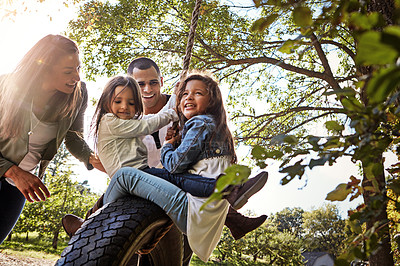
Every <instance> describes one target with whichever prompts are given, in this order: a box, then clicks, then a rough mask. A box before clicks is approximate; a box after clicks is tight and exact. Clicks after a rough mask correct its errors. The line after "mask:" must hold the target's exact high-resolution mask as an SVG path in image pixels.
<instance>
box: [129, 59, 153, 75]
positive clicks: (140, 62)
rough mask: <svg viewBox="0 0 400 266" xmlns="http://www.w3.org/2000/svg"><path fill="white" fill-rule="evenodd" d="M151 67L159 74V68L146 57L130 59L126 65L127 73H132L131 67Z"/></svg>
mask: <svg viewBox="0 0 400 266" xmlns="http://www.w3.org/2000/svg"><path fill="white" fill-rule="evenodd" d="M151 67H154V68H155V70H156V71H157V74H158V75H160V76H161V72H160V68H159V67H158V66H157V64H156V62H154V61H153V60H151V59H150V58H147V57H139V58H136V59H134V60H132V62H131V63H130V64H129V66H128V75H132V73H133V69H135V68H138V69H140V70H145V69H149V68H151Z"/></svg>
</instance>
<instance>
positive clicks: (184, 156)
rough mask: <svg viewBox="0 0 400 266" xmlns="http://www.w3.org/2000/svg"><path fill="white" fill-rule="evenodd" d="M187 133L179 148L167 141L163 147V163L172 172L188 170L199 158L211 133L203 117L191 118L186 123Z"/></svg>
mask: <svg viewBox="0 0 400 266" xmlns="http://www.w3.org/2000/svg"><path fill="white" fill-rule="evenodd" d="M185 129H186V133H185V136H184V137H183V138H182V140H181V144H180V145H179V147H178V148H176V149H175V148H174V146H173V144H172V143H171V141H167V142H166V143H165V144H164V146H163V147H162V149H161V164H162V165H163V166H164V168H165V169H167V171H168V172H170V173H183V172H187V171H188V169H189V168H190V166H191V165H193V164H195V163H197V162H198V160H199V156H200V154H201V152H202V150H203V148H204V144H205V141H206V139H208V136H209V134H210V132H209V129H208V127H207V125H206V123H205V122H204V121H203V120H201V119H191V120H189V121H188V122H186V124H185Z"/></svg>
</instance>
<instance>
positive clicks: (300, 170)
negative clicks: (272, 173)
mask: <svg viewBox="0 0 400 266" xmlns="http://www.w3.org/2000/svg"><path fill="white" fill-rule="evenodd" d="M302 161H303V160H300V161H298V162H296V163H295V164H294V165H290V166H287V167H284V168H282V169H281V170H279V172H280V173H287V174H288V176H290V178H287V177H285V178H283V179H282V180H281V184H282V185H285V184H287V183H288V182H289V181H291V180H292V179H293V178H295V177H296V176H299V177H300V178H301V177H302V176H303V174H304V168H305V165H302V164H301V162H302Z"/></svg>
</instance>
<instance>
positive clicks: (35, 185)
mask: <svg viewBox="0 0 400 266" xmlns="http://www.w3.org/2000/svg"><path fill="white" fill-rule="evenodd" d="M4 176H5V177H8V178H11V179H12V181H14V183H15V186H16V187H17V188H18V189H19V191H21V193H22V194H23V195H24V197H25V198H26V200H27V201H29V202H34V201H41V200H43V201H44V200H46V198H48V197H50V191H49V190H48V189H47V187H46V186H45V185H44V184H43V182H42V180H40V179H39V178H38V177H37V176H35V175H33V174H31V173H29V172H27V171H24V170H22V169H21V168H19V167H18V166H16V165H13V166H11V167H10V168H9V169H8V170H7V171H6V172H5V173H4Z"/></svg>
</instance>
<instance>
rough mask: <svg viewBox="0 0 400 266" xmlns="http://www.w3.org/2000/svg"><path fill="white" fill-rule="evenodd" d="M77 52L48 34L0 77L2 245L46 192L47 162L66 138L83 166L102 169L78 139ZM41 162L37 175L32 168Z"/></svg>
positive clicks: (81, 93)
mask: <svg viewBox="0 0 400 266" xmlns="http://www.w3.org/2000/svg"><path fill="white" fill-rule="evenodd" d="M79 70H80V61H79V50H78V47H77V45H76V43H75V42H73V41H71V40H70V39H68V38H66V37H64V36H61V35H47V36H46V37H44V38H42V39H41V40H39V42H37V43H36V44H35V45H34V46H33V47H32V48H31V49H30V50H29V52H28V53H27V54H26V55H25V56H24V57H23V58H22V60H21V62H20V63H19V64H18V66H17V67H16V69H15V70H14V71H13V72H12V73H11V74H8V75H5V76H3V77H2V78H1V81H0V176H1V180H0V243H2V242H3V241H4V239H5V238H6V237H7V235H8V234H9V233H10V232H11V230H12V228H13V227H14V225H15V223H16V222H17V220H18V217H19V215H20V214H21V211H22V209H23V206H24V204H25V200H28V201H29V202H34V201H41V200H45V199H46V197H49V196H50V192H49V191H48V189H47V187H46V186H45V185H44V184H43V183H42V181H41V178H42V177H43V175H44V171H45V169H46V166H47V165H48V163H49V162H50V160H51V159H52V158H53V156H54V155H55V154H56V152H57V149H58V147H59V146H60V145H61V142H62V141H63V140H64V141H65V145H66V147H67V148H68V149H69V151H70V152H71V153H72V154H73V155H74V156H75V157H76V158H78V159H79V160H80V161H82V162H84V163H85V165H86V167H87V169H89V170H91V169H93V167H96V168H97V169H99V170H102V165H101V163H100V161H99V160H98V159H97V158H96V157H95V156H94V155H93V153H92V151H91V150H90V148H89V147H88V145H87V144H86V143H85V141H84V140H83V138H82V133H83V118H84V116H83V115H84V112H85V109H86V106H87V91H86V86H85V84H84V83H81V82H80V77H79ZM39 163H40V168H39V176H38V177H37V176H35V175H33V174H32V172H33V171H34V170H35V168H36V166H37V165H38V164H39Z"/></svg>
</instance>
